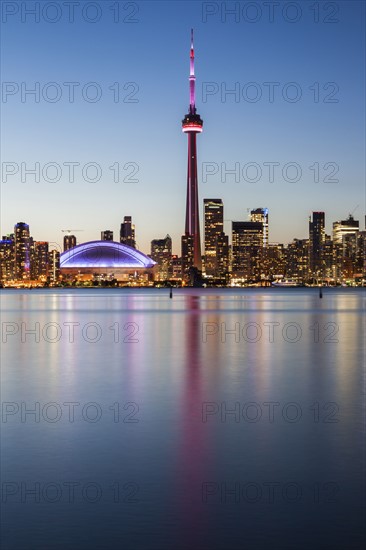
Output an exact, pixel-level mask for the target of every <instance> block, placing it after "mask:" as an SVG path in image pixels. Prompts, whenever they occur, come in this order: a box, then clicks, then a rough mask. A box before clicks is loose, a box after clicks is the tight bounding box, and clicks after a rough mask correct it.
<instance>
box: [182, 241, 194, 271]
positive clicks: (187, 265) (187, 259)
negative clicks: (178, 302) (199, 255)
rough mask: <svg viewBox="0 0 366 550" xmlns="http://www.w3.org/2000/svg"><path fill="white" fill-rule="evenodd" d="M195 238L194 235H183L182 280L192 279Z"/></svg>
mask: <svg viewBox="0 0 366 550" xmlns="http://www.w3.org/2000/svg"><path fill="white" fill-rule="evenodd" d="M193 247H194V240H193V236H192V235H183V236H182V280H183V281H185V282H188V281H190V278H191V277H190V269H191V267H194V256H193Z"/></svg>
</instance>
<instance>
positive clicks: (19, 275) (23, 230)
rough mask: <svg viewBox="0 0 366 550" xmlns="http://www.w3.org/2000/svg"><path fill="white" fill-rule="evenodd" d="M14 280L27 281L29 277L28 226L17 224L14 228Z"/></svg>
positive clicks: (21, 223) (29, 243)
mask: <svg viewBox="0 0 366 550" xmlns="http://www.w3.org/2000/svg"><path fill="white" fill-rule="evenodd" d="M14 264H15V265H14V267H15V270H14V271H15V273H14V275H15V279H17V280H29V279H30V276H31V239H30V235H29V225H28V224H27V223H24V222H19V223H17V224H16V225H15V227H14Z"/></svg>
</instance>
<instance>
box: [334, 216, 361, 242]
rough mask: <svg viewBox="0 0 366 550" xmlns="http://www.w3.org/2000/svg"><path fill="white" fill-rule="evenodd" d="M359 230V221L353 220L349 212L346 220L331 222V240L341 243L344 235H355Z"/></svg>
mask: <svg viewBox="0 0 366 550" xmlns="http://www.w3.org/2000/svg"><path fill="white" fill-rule="evenodd" d="M359 230H360V222H359V221H358V220H355V219H354V218H353V216H352V215H351V214H350V215H349V216H348V219H347V220H341V221H337V222H334V223H333V241H334V242H335V243H337V244H338V243H342V242H343V237H344V236H345V235H350V234H352V235H355V234H357V233H358V232H359Z"/></svg>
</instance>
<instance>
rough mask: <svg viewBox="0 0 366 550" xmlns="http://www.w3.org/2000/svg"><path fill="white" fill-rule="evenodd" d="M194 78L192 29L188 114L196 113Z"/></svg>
mask: <svg viewBox="0 0 366 550" xmlns="http://www.w3.org/2000/svg"><path fill="white" fill-rule="evenodd" d="M195 87H196V77H195V74H194V45H193V29H191V53H190V71H189V112H190V113H191V114H195V112H196V91H195Z"/></svg>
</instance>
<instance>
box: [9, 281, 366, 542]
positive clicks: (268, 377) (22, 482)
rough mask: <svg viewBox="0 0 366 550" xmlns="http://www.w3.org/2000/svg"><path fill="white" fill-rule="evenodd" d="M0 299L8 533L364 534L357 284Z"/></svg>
mask: <svg viewBox="0 0 366 550" xmlns="http://www.w3.org/2000/svg"><path fill="white" fill-rule="evenodd" d="M1 306H2V319H1V321H2V341H3V343H2V361H1V400H2V423H1V477H2V516H1V520H2V549H4V550H5V549H6V550H8V549H16V550H18V549H20V550H28V549H29V550H30V549H32V550H33V549H35V550H41V549H42V550H43V549H44V550H53V549H63V550H64V549H87V550H92V549H114V548H116V549H127V550H130V549H131V550H173V549H174V550H175V549H177V550H181V549H184V550H185V549H193V550H195V549H197V550H206V549H207V550H237V549H238V550H239V549H240V550H246V549H257V548H258V549H262V548H263V549H267V548H268V549H273V548H280V549H283V550H287V549H289V550H290V549H291V550H294V549H308V548H316V549H318V548H319V549H328V548H329V549H343V548H344V549H354V548H363V545H364V543H365V542H366V539H365V522H364V517H365V486H364V471H365V452H364V451H365V425H364V403H365V379H364V372H365V371H364V364H365V323H364V320H365V318H364V311H365V294H364V291H363V290H362V289H354V290H353V289H325V290H324V292H323V299H322V300H320V299H319V295H318V292H317V290H316V289H264V290H262V289H239V290H236V289H222V290H221V289H218V290H208V289H204V290H201V289H187V290H175V291H174V296H173V299H169V290H166V289H164V290H161V289H160V290H155V289H136V290H132V289H131V290H100V289H95V290H94V289H91V290H77V289H72V290H65V289H62V290H61V289H60V290H33V291H22V290H4V291H2V292H1ZM22 323H23V324H22ZM27 330H28V331H29V330H33V333H31V332H28V333H27ZM31 411H33V412H31Z"/></svg>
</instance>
